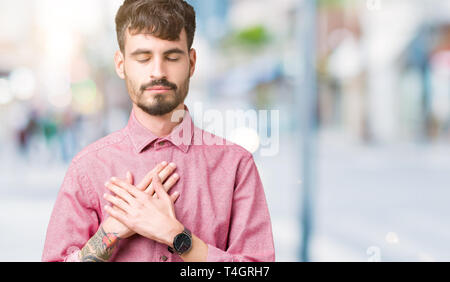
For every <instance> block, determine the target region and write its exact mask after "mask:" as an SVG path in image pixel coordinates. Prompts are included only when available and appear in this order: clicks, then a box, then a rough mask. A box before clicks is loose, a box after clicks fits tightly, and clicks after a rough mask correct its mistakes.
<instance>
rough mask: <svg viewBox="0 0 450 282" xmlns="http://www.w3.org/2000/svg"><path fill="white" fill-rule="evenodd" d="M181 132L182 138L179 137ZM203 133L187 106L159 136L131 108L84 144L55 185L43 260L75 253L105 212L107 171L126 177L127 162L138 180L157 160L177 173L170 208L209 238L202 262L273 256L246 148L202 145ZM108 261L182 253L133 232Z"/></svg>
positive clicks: (72, 258)
mask: <svg viewBox="0 0 450 282" xmlns="http://www.w3.org/2000/svg"><path fill="white" fill-rule="evenodd" d="M185 109H186V110H188V108H187V107H185ZM190 129H192V130H190ZM186 132H188V134H186ZM189 132H190V133H189ZM180 133H183V136H184V139H183V140H187V141H188V142H180ZM184 134H186V135H184ZM203 134H205V131H203V130H202V129H200V128H197V127H196V126H195V125H194V124H193V122H192V119H191V116H190V114H189V112H188V111H186V115H185V116H184V118H183V121H182V122H181V123H180V124H179V125H178V126H177V127H175V129H174V130H173V131H172V133H171V134H170V135H169V136H166V137H164V138H158V137H157V136H155V135H154V134H152V132H150V131H149V130H148V129H146V128H145V127H144V126H142V125H141V124H140V123H139V122H138V120H137V119H136V117H135V115H134V112H133V111H132V112H131V115H130V119H129V122H128V125H127V126H126V127H125V128H123V129H122V130H120V131H117V132H114V133H112V134H110V135H108V136H106V137H104V138H102V139H100V140H98V141H97V142H95V143H93V144H91V145H89V146H87V147H86V148H84V149H83V150H82V151H81V152H80V153H79V154H78V155H77V156H75V158H74V159H73V160H72V162H71V164H70V166H69V169H68V171H67V174H66V176H65V178H64V181H63V183H62V186H61V189H60V191H59V193H58V197H57V200H56V203H55V206H54V208H53V212H52V215H51V218H50V223H49V225H48V229H47V237H46V241H45V246H44V251H43V255H42V261H78V253H79V252H80V250H81V249H82V248H83V246H84V245H85V244H86V242H87V241H88V240H89V239H90V238H91V237H92V236H93V235H94V234H95V233H96V232H97V230H98V228H99V226H100V224H101V222H102V221H103V220H104V219H106V218H107V216H108V214H107V213H106V212H105V210H104V208H103V207H104V206H105V205H107V204H108V202H107V201H106V200H104V199H103V197H102V195H103V194H104V193H106V192H108V190H107V189H106V187H105V186H104V183H105V182H106V181H107V180H109V179H110V178H111V177H113V176H117V177H121V178H125V175H126V172H127V171H128V170H129V171H131V172H132V173H133V175H134V179H135V182H136V183H137V182H139V181H140V180H141V179H142V178H143V177H144V175H145V174H146V173H147V172H149V171H150V170H152V169H153V168H154V167H155V166H156V165H157V164H158V163H160V162H162V161H167V162H174V163H175V164H176V165H177V169H176V172H177V173H178V174H179V175H180V179H179V180H178V182H177V184H175V186H173V188H172V189H171V190H170V194H172V193H173V192H175V191H179V192H180V197H179V198H178V200H177V202H176V203H175V212H176V216H177V219H178V220H179V221H180V222H181V223H182V224H183V225H184V226H186V227H187V228H188V229H189V230H191V231H192V233H194V234H195V235H196V236H197V237H199V238H200V239H202V240H203V241H204V242H205V243H206V244H207V245H208V256H207V261H208V262H218V261H226V262H231V261H274V260H275V252H274V244H273V236H272V226H271V221H270V216H269V211H268V207H267V202H266V198H265V194H264V189H263V186H262V183H261V179H260V177H259V174H258V170H257V168H256V166H255V163H254V160H253V156H252V154H251V153H249V152H248V151H246V150H245V149H244V148H242V147H240V146H238V145H236V144H232V145H217V144H214V145H205V144H203V145H202V144H200V143H199V140H200V141H201V137H202V136H203ZM206 134H208V136H214V135H211V134H210V133H206ZM215 137H216V138H218V137H217V136H215ZM186 138H187V139H186ZM216 140H224V139H220V138H219V139H216ZM162 141H165V142H162ZM208 144H211V142H208ZM223 144H225V141H224V143H223ZM110 261H139V262H150V261H153V262H158V261H160V262H162V261H178V262H181V261H183V260H182V259H181V258H180V257H179V256H178V255H177V254H171V253H170V252H169V251H168V250H167V246H166V245H163V244H160V243H157V242H155V241H153V240H150V239H147V238H145V237H143V236H140V235H137V234H136V235H134V236H132V237H130V238H128V239H123V240H121V241H119V245H118V248H117V249H116V251H115V253H114V254H113V256H112V257H111V260H110Z"/></svg>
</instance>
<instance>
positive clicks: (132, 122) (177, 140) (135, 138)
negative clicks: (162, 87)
mask: <svg viewBox="0 0 450 282" xmlns="http://www.w3.org/2000/svg"><path fill="white" fill-rule="evenodd" d="M184 109H185V115H184V117H183V121H182V122H181V123H180V124H178V125H177V126H176V127H175V128H174V129H173V130H172V132H171V133H170V134H169V135H168V136H165V137H158V136H156V135H155V134H153V132H151V131H150V130H149V129H147V128H145V127H144V126H143V125H142V124H141V123H140V122H139V121H138V120H137V118H136V115H135V113H134V110H132V111H131V114H130V119H129V120H128V125H127V126H126V127H125V130H126V132H127V134H128V136H129V137H130V139H131V143H132V144H133V147H134V150H135V152H136V153H137V154H139V153H141V152H142V151H143V150H144V149H145V148H146V147H147V146H149V145H150V144H152V142H154V141H155V140H158V142H160V141H169V142H171V143H172V144H173V145H174V146H176V147H178V148H179V149H180V150H181V151H183V152H184V153H186V152H187V151H188V150H189V146H190V145H191V143H192V136H193V133H194V123H193V121H192V118H191V115H190V113H189V109H188V107H187V106H186V105H185V106H184ZM180 132H182V134H188V135H187V136H186V138H183V137H184V136H183V135H181V136H180Z"/></svg>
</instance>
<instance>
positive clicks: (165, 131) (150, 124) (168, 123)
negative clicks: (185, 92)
mask: <svg viewBox="0 0 450 282" xmlns="http://www.w3.org/2000/svg"><path fill="white" fill-rule="evenodd" d="M179 110H184V104H183V103H181V104H180V105H178V107H177V108H175V109H174V110H173V111H172V112H170V113H168V114H165V115H163V116H152V115H149V114H148V113H146V112H144V111H143V110H142V109H141V108H139V107H138V106H136V105H135V104H133V111H134V115H135V116H136V119H137V120H138V121H139V123H140V124H142V125H143V126H144V127H145V128H147V129H148V130H150V131H151V132H152V133H153V134H155V135H156V136H158V137H165V136H167V135H169V134H170V133H171V132H172V130H173V129H174V128H175V127H176V126H177V125H179V124H180V123H181V122H182V121H183V120H182V119H181V120H179V121H178V120H177V121H176V122H173V121H172V120H171V119H172V114H173V113H174V112H176V111H179Z"/></svg>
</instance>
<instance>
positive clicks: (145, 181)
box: [136, 161, 167, 191]
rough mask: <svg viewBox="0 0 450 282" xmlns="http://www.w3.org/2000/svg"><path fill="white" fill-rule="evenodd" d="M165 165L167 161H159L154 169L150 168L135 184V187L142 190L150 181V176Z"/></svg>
mask: <svg viewBox="0 0 450 282" xmlns="http://www.w3.org/2000/svg"><path fill="white" fill-rule="evenodd" d="M166 166H167V162H166V161H164V162H162V163H159V164H158V165H157V166H156V167H155V168H154V169H152V170H151V171H150V172H148V173H147V174H146V175H145V176H144V178H143V179H142V180H141V182H139V184H138V185H136V188H138V189H139V190H141V191H144V190H145V189H146V188H147V187H148V186H149V185H150V183H151V182H152V176H153V174H154V173H155V172H156V173H160V172H161V171H162V170H163V169H164V168H165V167H166Z"/></svg>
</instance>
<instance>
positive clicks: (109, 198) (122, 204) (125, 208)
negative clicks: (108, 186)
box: [103, 194, 129, 212]
mask: <svg viewBox="0 0 450 282" xmlns="http://www.w3.org/2000/svg"><path fill="white" fill-rule="evenodd" d="M103 198H104V199H105V200H107V201H108V202H110V203H111V204H113V205H114V206H115V207H118V208H120V209H121V210H123V211H124V212H127V211H128V208H129V205H128V204H127V203H126V202H125V201H124V200H122V199H120V198H118V197H114V196H113V195H110V194H104V195H103Z"/></svg>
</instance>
